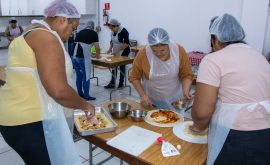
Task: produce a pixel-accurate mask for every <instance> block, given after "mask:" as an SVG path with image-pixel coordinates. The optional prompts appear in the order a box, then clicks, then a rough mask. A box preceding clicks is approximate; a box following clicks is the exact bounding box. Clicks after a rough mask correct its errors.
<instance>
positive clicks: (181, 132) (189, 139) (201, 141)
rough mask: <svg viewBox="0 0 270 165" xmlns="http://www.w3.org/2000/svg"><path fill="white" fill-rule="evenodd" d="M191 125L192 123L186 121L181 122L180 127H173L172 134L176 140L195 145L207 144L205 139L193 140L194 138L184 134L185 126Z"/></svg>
mask: <svg viewBox="0 0 270 165" xmlns="http://www.w3.org/2000/svg"><path fill="white" fill-rule="evenodd" d="M191 123H193V121H186V122H183V123H182V124H180V125H177V126H174V127H173V133H174V134H175V136H177V137H178V138H180V139H182V140H185V141H187V142H190V143H197V144H206V143H207V138H194V137H190V136H187V135H186V134H185V133H184V129H185V125H186V124H191Z"/></svg>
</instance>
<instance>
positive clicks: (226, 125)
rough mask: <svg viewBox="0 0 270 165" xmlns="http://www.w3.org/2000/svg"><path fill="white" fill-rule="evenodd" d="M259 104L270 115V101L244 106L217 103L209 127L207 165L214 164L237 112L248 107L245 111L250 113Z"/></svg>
mask: <svg viewBox="0 0 270 165" xmlns="http://www.w3.org/2000/svg"><path fill="white" fill-rule="evenodd" d="M259 104H260V105H262V106H263V107H264V108H265V109H266V111H267V112H268V113H269V114H270V100H267V101H262V102H258V103H246V104H228V103H222V102H220V101H217V103H216V107H215V112H214V114H213V116H212V119H211V123H210V125H209V133H208V157H207V165H212V164H214V162H215V160H216V158H217V156H218V155H219V153H220V151H221V149H222V147H223V144H224V142H225V140H226V138H227V136H228V134H229V131H230V129H231V126H232V124H233V121H234V118H235V116H236V114H237V112H238V111H239V110H240V109H241V108H243V107H245V106H247V105H249V106H248V107H247V110H248V111H249V112H250V113H252V112H253V111H254V109H255V108H256V107H257V106H258V105H259Z"/></svg>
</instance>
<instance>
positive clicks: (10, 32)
mask: <svg viewBox="0 0 270 165" xmlns="http://www.w3.org/2000/svg"><path fill="white" fill-rule="evenodd" d="M8 23H9V25H8V26H7V28H6V31H5V34H6V37H7V39H8V40H9V41H12V40H13V39H14V38H17V37H19V36H20V35H21V34H22V33H23V28H22V27H21V26H20V25H18V24H17V19H16V18H15V17H11V18H10V19H9V20H8Z"/></svg>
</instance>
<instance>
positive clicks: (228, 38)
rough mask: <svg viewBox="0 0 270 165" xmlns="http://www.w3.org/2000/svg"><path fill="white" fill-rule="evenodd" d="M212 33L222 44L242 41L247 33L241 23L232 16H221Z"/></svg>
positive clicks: (212, 27) (216, 20)
mask: <svg viewBox="0 0 270 165" xmlns="http://www.w3.org/2000/svg"><path fill="white" fill-rule="evenodd" d="M210 33H211V34H213V35H216V36H217V38H218V40H219V41H220V42H223V43H225V42H233V41H242V40H243V39H244V38H245V36H246V35H245V32H244V30H243V28H242V26H241V25H240V23H239V22H238V21H237V20H236V19H235V18H234V17H233V16H232V15H230V14H226V13H225V14H224V15H223V16H219V17H218V18H217V19H215V21H214V22H213V24H212V26H211V27H210Z"/></svg>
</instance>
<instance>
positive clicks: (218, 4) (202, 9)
mask: <svg viewBox="0 0 270 165" xmlns="http://www.w3.org/2000/svg"><path fill="white" fill-rule="evenodd" d="M247 1H249V2H247ZM255 1H256V3H255ZM266 1H267V5H265V4H266ZM104 3H110V7H111V9H110V10H109V11H108V12H109V18H116V19H117V20H119V21H120V22H121V24H122V25H123V26H124V27H125V28H126V29H127V30H128V31H129V34H130V39H135V40H137V41H138V44H139V45H144V44H147V34H148V32H149V31H150V30H151V29H152V28H155V27H161V28H164V29H166V30H167V31H168V33H169V34H170V37H171V39H172V40H174V41H175V42H177V43H179V44H181V45H182V46H184V48H185V49H186V51H187V52H189V51H193V50H198V51H203V52H209V51H210V35H209V31H208V27H209V23H210V19H211V18H212V17H213V16H219V15H222V14H224V13H229V14H232V15H233V16H235V17H236V18H237V19H238V20H239V22H240V23H242V24H243V27H244V28H245V30H246V35H247V36H248V37H247V38H246V41H247V42H248V43H250V44H251V46H252V47H253V48H254V49H256V50H257V51H259V52H262V49H263V42H264V35H265V26H266V18H267V9H268V3H269V1H268V0H260V1H258V0H226V1H221V0H218V1H217V0H188V1H187V0H166V1H164V0H147V1H146V0H136V1H127V0H117V1H116V0H100V15H101V17H100V22H101V27H102V30H101V32H99V39H100V45H101V47H102V48H103V50H107V49H108V47H109V41H110V30H109V29H108V28H107V27H106V26H103V24H102V14H103V13H102V10H103V8H104ZM251 18H252V20H251ZM268 24H269V22H268ZM269 35H270V34H269Z"/></svg>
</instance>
